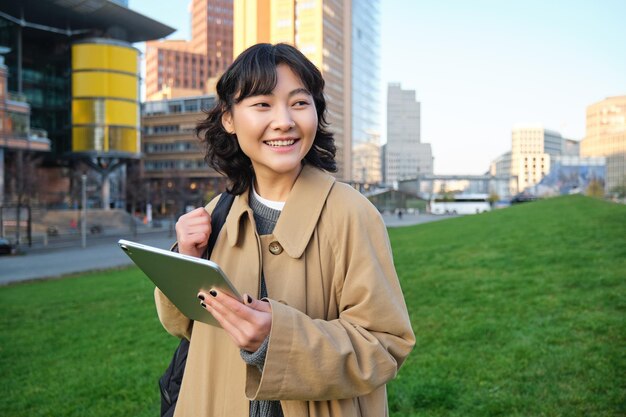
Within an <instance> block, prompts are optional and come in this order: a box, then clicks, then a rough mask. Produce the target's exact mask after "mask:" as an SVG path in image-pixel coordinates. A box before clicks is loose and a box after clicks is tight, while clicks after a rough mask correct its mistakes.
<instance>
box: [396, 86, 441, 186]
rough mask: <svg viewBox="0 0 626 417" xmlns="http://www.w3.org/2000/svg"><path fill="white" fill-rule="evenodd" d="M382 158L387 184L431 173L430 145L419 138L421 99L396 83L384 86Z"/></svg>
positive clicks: (412, 91)
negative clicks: (385, 90) (384, 121)
mask: <svg viewBox="0 0 626 417" xmlns="http://www.w3.org/2000/svg"><path fill="white" fill-rule="evenodd" d="M385 158H386V159H385V163H384V165H385V177H384V182H385V183H386V184H392V183H394V182H395V181H399V180H403V179H409V178H415V177H417V176H420V175H430V174H432V173H433V156H432V149H431V146H430V144H428V143H422V142H421V124H420V103H419V102H418V101H416V99H415V91H414V90H403V89H402V88H401V86H400V84H397V83H392V84H389V86H388V89H387V144H386V148H385Z"/></svg>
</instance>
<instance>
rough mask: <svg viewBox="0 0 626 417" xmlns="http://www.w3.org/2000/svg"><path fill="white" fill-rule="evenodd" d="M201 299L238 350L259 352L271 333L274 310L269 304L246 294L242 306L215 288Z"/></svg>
mask: <svg viewBox="0 0 626 417" xmlns="http://www.w3.org/2000/svg"><path fill="white" fill-rule="evenodd" d="M198 298H199V299H200V301H201V304H202V306H203V307H204V308H205V309H206V310H207V311H208V312H209V313H211V314H212V315H213V317H215V319H216V320H217V321H218V322H219V323H220V325H221V326H222V328H223V329H224V330H226V333H228V334H229V335H230V337H231V338H232V339H233V341H234V342H235V344H236V345H237V347H239V349H244V350H247V351H248V352H256V351H257V349H258V348H259V347H260V346H261V344H262V343H263V341H264V340H265V338H266V337H267V336H268V335H269V334H270V330H271V329H272V308H271V306H270V303H268V302H266V301H261V300H257V299H255V298H253V297H252V296H250V295H248V294H244V295H243V299H244V302H243V303H242V302H240V301H238V300H236V299H234V298H232V297H231V296H229V295H228V294H226V293H224V292H222V291H218V290H216V289H212V290H211V291H209V292H206V293H205V292H200V293H198Z"/></svg>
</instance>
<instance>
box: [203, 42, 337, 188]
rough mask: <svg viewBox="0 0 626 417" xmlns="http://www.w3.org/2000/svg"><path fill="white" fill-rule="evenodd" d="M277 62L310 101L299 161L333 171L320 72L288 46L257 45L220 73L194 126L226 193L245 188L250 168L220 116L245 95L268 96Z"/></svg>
mask: <svg viewBox="0 0 626 417" xmlns="http://www.w3.org/2000/svg"><path fill="white" fill-rule="evenodd" d="M279 64H285V65H287V66H288V67H289V68H290V69H291V70H292V71H293V72H294V74H296V75H297V76H298V77H299V78H300V80H301V81H302V83H303V84H304V86H305V87H306V89H307V90H308V91H309V92H310V93H311V96H312V97H313V101H314V102H315V109H316V112H317V120H318V122H317V132H316V133H315V139H314V140H313V146H312V147H311V149H310V150H309V152H308V153H307V154H306V156H305V157H304V160H305V161H306V162H307V163H309V164H311V165H313V166H316V167H318V168H322V169H325V170H326V171H330V172H335V171H336V170H337V165H336V163H335V153H336V148H335V140H334V138H333V134H332V133H330V132H329V131H327V130H326V128H327V126H328V123H327V121H326V100H325V99H324V79H323V78H322V74H321V72H320V71H319V70H318V69H317V68H316V67H315V65H313V63H312V62H311V61H309V60H308V59H307V58H306V57H305V56H304V55H303V54H302V52H300V51H298V50H297V49H296V48H294V47H293V46H291V45H287V44H284V43H279V44H277V45H271V44H267V43H261V44H257V45H254V46H251V47H250V48H248V49H246V50H245V51H244V52H243V53H242V54H241V55H239V57H237V59H236V60H235V62H233V63H232V65H231V66H230V67H228V69H227V70H226V72H225V73H224V75H222V76H221V77H220V79H219V81H218V82H217V100H216V102H215V105H214V106H213V108H211V109H210V110H209V111H207V112H206V115H207V116H206V119H205V120H203V121H202V122H200V123H198V125H197V126H196V129H195V132H196V135H197V136H198V138H199V139H200V141H201V142H202V143H203V144H204V145H205V155H204V159H205V161H206V162H207V164H209V166H210V167H212V168H213V169H215V170H216V171H217V172H220V173H222V174H224V175H226V176H227V177H228V179H229V180H230V182H231V185H230V188H229V189H228V191H229V192H231V193H233V194H235V195H239V194H242V193H243V192H244V191H246V190H247V189H248V188H249V187H250V185H251V184H252V179H253V178H254V171H253V170H252V163H251V161H250V158H248V157H247V156H246V155H245V154H244V153H243V151H242V150H241V148H240V147H239V143H238V141H237V136H236V135H234V134H230V133H228V132H226V130H225V129H224V126H223V125H222V116H223V115H224V113H226V112H229V111H231V110H232V107H233V105H234V104H237V103H239V102H240V101H242V100H243V99H245V98H247V97H251V96H256V95H266V94H271V92H272V91H273V90H274V88H275V87H276V83H277V81H278V79H277V75H276V67H277V66H278V65H279Z"/></svg>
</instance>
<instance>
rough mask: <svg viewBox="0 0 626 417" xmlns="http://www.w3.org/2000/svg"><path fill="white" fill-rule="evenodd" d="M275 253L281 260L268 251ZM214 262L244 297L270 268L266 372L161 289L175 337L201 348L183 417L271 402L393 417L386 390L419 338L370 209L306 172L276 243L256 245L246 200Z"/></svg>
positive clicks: (300, 415)
mask: <svg viewBox="0 0 626 417" xmlns="http://www.w3.org/2000/svg"><path fill="white" fill-rule="evenodd" d="M215 203H216V201H215V200H214V201H212V202H211V203H210V204H209V205H208V206H207V210H209V212H210V211H211V210H212V209H213V207H214V206H215ZM273 242H278V244H279V245H280V247H281V248H282V249H283V250H282V252H280V253H278V254H272V253H271V252H270V251H269V245H270V243H273ZM274 252H277V251H276V250H274ZM211 259H212V260H213V261H215V262H216V263H218V264H219V265H220V266H221V267H222V269H223V270H224V272H225V273H226V274H227V276H228V277H229V278H230V279H231V281H232V282H233V283H234V285H235V287H236V288H237V289H238V290H239V291H240V293H242V294H243V293H248V294H259V290H260V276H261V267H262V268H263V272H264V274H265V280H266V285H267V291H268V294H269V299H270V303H271V306H272V329H271V333H270V342H269V347H268V351H267V356H266V359H265V367H264V370H263V373H262V374H261V373H260V372H259V371H258V370H257V369H256V367H253V366H247V365H246V364H245V362H244V361H243V360H242V359H241V357H240V355H239V349H238V348H237V347H236V346H235V345H234V344H233V342H232V341H231V339H230V338H229V337H228V335H227V334H226V333H225V332H224V330H222V329H221V328H217V327H213V326H209V325H206V324H204V323H199V322H195V323H190V320H189V319H187V318H186V317H185V316H183V315H182V314H181V313H180V311H178V310H177V309H176V307H174V306H173V305H172V304H171V303H170V302H169V300H168V299H167V298H166V297H165V296H164V295H163V294H162V293H161V292H160V291H159V290H158V289H157V290H156V291H155V299H156V306H157V311H158V314H159V318H160V320H161V322H162V324H163V326H164V327H165V329H166V330H167V331H168V332H169V333H171V334H173V335H175V336H178V337H188V338H189V337H191V345H190V349H189V356H188V359H187V366H186V368H185V377H184V379H183V384H182V388H181V393H180V397H179V400H178V404H177V407H176V414H175V415H176V416H177V417H181V416H184V417H200V416H206V417H248V416H249V400H262V399H267V400H281V406H282V409H283V412H284V415H285V417H306V416H311V417H324V416H342V417H357V416H368V417H369V416H372V417H374V416H375V417H381V416H386V415H387V414H388V410H387V394H386V388H385V384H386V382H387V381H389V380H391V379H392V378H394V377H395V375H396V374H397V372H398V369H399V368H400V365H401V364H402V362H403V361H404V359H405V358H406V357H407V355H408V354H409V352H410V351H411V349H412V347H413V345H414V343H415V336H414V334H413V331H412V329H411V323H410V321H409V316H408V313H407V309H406V305H405V302H404V298H403V295H402V292H401V289H400V285H399V283H398V278H397V275H396V271H395V268H394V265H393V259H392V254H391V247H390V245H389V239H388V236H387V231H386V228H385V225H384V223H383V221H382V219H381V216H380V214H379V213H378V211H377V210H376V209H375V208H374V207H373V206H372V205H371V204H370V203H369V201H367V199H365V198H364V197H363V196H362V195H361V194H359V193H358V192H357V191H355V190H354V189H352V188H351V187H349V186H348V185H345V184H342V183H336V182H335V180H334V178H333V177H332V176H330V175H328V174H327V173H325V172H323V171H321V170H319V169H316V168H313V167H310V166H307V165H305V166H304V168H303V170H302V172H301V173H300V175H299V177H298V179H297V181H296V183H295V184H294V187H293V189H292V191H291V193H290V195H289V198H288V200H287V202H286V204H285V207H284V209H283V211H282V213H281V215H280V218H279V220H278V223H277V224H276V227H275V229H274V233H273V234H271V235H268V236H261V237H260V236H258V234H257V233H256V228H255V224H254V218H253V215H252V211H251V209H250V207H249V205H248V197H247V193H244V194H242V195H241V196H239V197H236V198H235V201H234V202H233V206H232V207H231V210H230V213H229V215H228V218H227V219H226V223H225V224H224V227H223V228H222V231H221V233H220V236H219V238H218V240H217V242H216V245H215V248H214V250H213V254H212V256H211ZM172 279H176V277H172Z"/></svg>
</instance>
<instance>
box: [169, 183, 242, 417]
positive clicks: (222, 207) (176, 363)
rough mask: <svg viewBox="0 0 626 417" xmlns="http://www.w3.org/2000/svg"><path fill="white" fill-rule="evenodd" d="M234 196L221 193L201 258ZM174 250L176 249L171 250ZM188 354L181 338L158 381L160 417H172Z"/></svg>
mask: <svg viewBox="0 0 626 417" xmlns="http://www.w3.org/2000/svg"><path fill="white" fill-rule="evenodd" d="M234 199H235V196H234V195H232V194H230V193H223V194H222V196H221V197H220V199H219V201H218V202H217V205H216V206H215V208H214V209H213V213H211V236H210V237H209V243H208V245H207V249H206V252H205V253H204V256H203V258H206V259H209V258H210V257H211V252H212V251H213V247H214V246H215V241H216V240H217V236H218V235H219V233H220V230H221V229H222V226H223V225H224V222H225V221H226V216H228V212H229V211H230V206H232V205H233V201H234ZM173 250H176V249H173ZM188 352H189V341H188V340H187V339H185V338H184V337H183V339H182V340H181V341H180V344H179V345H178V347H177V348H176V351H175V352H174V357H173V358H172V362H170V365H169V366H168V367H167V370H166V371H165V373H164V374H163V376H162V377H161V378H160V379H159V388H160V389H161V417H173V416H174V410H175V409H176V402H177V401H178V394H179V393H180V386H181V384H182V382H183V374H184V372H185V364H186V363H187V353H188Z"/></svg>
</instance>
